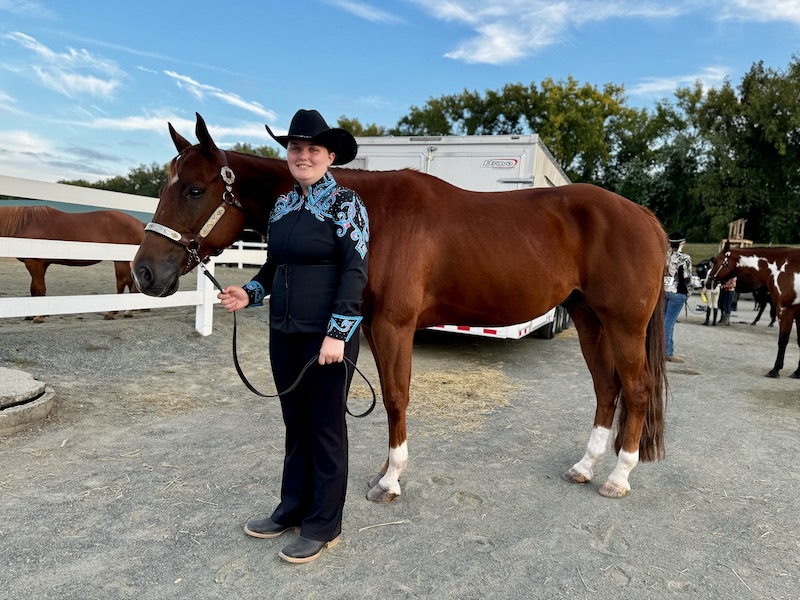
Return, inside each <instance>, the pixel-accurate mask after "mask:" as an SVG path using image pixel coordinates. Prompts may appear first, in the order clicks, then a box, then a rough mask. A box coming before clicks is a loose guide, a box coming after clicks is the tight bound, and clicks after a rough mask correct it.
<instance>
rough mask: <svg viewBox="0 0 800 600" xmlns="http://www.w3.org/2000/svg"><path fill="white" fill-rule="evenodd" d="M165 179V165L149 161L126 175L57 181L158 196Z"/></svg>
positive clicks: (126, 192) (138, 194) (139, 194)
mask: <svg viewBox="0 0 800 600" xmlns="http://www.w3.org/2000/svg"><path fill="white" fill-rule="evenodd" d="M166 179H167V167H166V165H164V166H159V165H158V164H157V163H151V164H150V165H145V164H141V165H139V166H138V167H133V168H132V169H131V170H130V171H129V172H128V176H127V177H123V176H121V175H117V176H115V177H110V178H108V179H101V180H99V181H95V182H94V183H89V182H87V181H86V180H84V179H75V180H72V181H68V180H62V181H59V183H66V184H69V185H79V186H82V187H90V188H96V189H101V190H109V191H112V192H122V193H124V194H136V195H137V196H148V197H151V198H154V197H157V196H158V192H159V190H160V189H161V184H162V183H164V181H166Z"/></svg>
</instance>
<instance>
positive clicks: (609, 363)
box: [133, 115, 667, 502]
mask: <svg viewBox="0 0 800 600" xmlns="http://www.w3.org/2000/svg"><path fill="white" fill-rule="evenodd" d="M169 129H170V133H171V135H172V139H173V141H174V143H175V147H176V148H177V150H178V153H179V154H178V156H177V157H176V158H175V159H174V160H173V161H172V162H171V163H170V165H169V169H168V173H169V174H168V178H169V179H168V181H167V182H165V183H164V185H163V186H162V188H161V193H160V201H159V204H158V208H157V211H156V213H155V216H154V222H156V223H158V225H159V226H160V227H159V226H155V227H153V226H149V227H151V228H154V229H156V231H148V232H147V234H146V235H145V239H144V241H143V242H142V244H141V246H140V248H139V251H138V253H137V254H136V257H135V259H134V262H133V269H134V275H135V277H136V280H137V284H138V286H139V289H140V290H141V291H142V292H144V293H146V294H150V295H152V296H166V295H169V294H172V293H174V292H175V291H176V290H177V288H178V279H179V277H180V276H181V275H184V274H185V273H187V272H189V271H191V270H192V269H194V267H195V266H196V265H197V259H198V258H204V257H206V256H209V255H210V254H213V253H215V252H218V251H220V250H221V249H224V248H226V247H227V246H228V245H229V244H231V243H232V242H233V241H234V240H235V239H236V236H237V235H238V234H239V232H240V231H241V230H242V228H243V227H244V226H248V227H251V228H253V229H256V230H258V231H261V232H265V231H266V227H267V218H268V214H269V212H270V209H271V208H272V206H273V203H274V201H275V199H276V198H277V197H278V195H279V194H281V193H285V192H287V191H289V190H290V189H291V188H292V185H293V183H294V182H293V179H292V177H291V175H290V174H289V170H288V168H287V166H286V161H283V160H278V159H268V158H261V157H256V156H252V155H247V154H241V153H237V152H224V151H222V150H220V149H218V148H217V146H216V144H215V143H214V141H213V140H212V139H211V136H210V135H209V133H208V129H207V128H206V125H205V122H204V121H203V120H202V118H201V117H200V115H197V127H196V135H197V138H198V140H199V141H200V143H199V144H198V145H194V146H193V145H192V144H191V143H190V142H188V141H187V140H186V139H184V138H183V137H182V136H181V135H179V134H178V133H177V132H176V131H175V130H174V129H173V128H172V126H171V125H170V126H169ZM332 173H333V176H334V177H335V179H336V180H337V181H338V182H339V183H340V184H342V185H344V186H346V187H349V188H351V189H353V190H355V191H356V192H357V193H358V194H359V195H360V196H361V198H362V199H363V200H364V203H365V205H366V207H367V211H368V213H369V221H370V247H369V282H368V284H367V287H366V289H365V291H364V303H363V307H362V312H363V316H364V321H363V323H364V326H363V332H364V337H365V338H366V340H367V342H368V343H369V345H370V348H371V350H372V353H373V356H374V357H375V361H376V364H377V368H378V373H379V375H380V383H381V387H382V391H383V402H384V406H385V407H386V412H387V415H388V420H389V453H388V459H387V460H386V462H385V463H384V465H383V467H382V468H381V469H380V472H379V473H378V474H377V476H376V477H375V478H374V479H373V480H372V481H371V482H370V485H371V486H372V488H371V489H370V492H369V493H368V495H367V497H368V498H369V499H371V500H374V501H382V502H387V501H391V500H394V499H395V498H396V497H397V496H398V495H399V494H400V484H399V479H400V476H401V473H402V471H403V469H404V468H405V467H406V465H407V462H408V446H407V439H406V437H407V436H406V407H407V405H408V393H409V385H410V380H411V358H412V357H411V355H412V347H413V341H414V332H415V331H416V330H417V329H421V328H424V327H429V326H432V325H443V324H459V325H474V326H493V325H494V326H501V325H511V324H514V323H520V322H523V321H525V320H529V319H531V318H533V317H535V316H537V315H541V314H544V313H545V312H547V311H548V310H549V309H550V308H552V307H553V306H556V305H558V304H561V305H562V306H564V307H566V308H567V310H568V312H569V314H570V316H571V317H572V320H573V321H574V323H575V327H576V330H577V332H578V335H579V338H580V346H581V350H582V351H583V354H584V357H585V359H586V364H587V365H588V367H589V371H590V372H591V375H592V378H593V380H594V391H595V395H596V396H597V410H596V413H595V418H594V427H593V429H592V433H591V437H590V440H589V444H588V447H587V449H586V452H585V454H584V456H583V458H582V459H581V460H580V461H579V462H577V463H575V464H574V466H573V467H572V468H571V469H569V470H568V471H567V473H566V474H565V479H567V480H568V481H571V482H578V483H583V482H587V481H589V480H591V479H592V475H593V472H592V470H593V467H594V466H595V465H596V464H597V463H598V461H599V460H600V459H601V458H602V457H603V455H604V454H605V453H606V451H607V449H608V446H609V441H610V435H611V429H612V425H613V422H614V415H615V412H616V413H618V419H619V420H618V432H617V435H616V441H615V444H614V446H615V449H616V451H617V453H618V460H617V464H616V467H615V468H614V470H613V471H612V472H611V474H610V475H609V477H608V479H607V481H606V482H605V483H604V484H603V485H602V486H601V487H600V490H599V491H600V493H601V494H603V495H606V496H610V497H622V496H624V495H625V494H627V493H628V491H629V490H630V484H629V482H628V476H629V474H630V472H631V470H632V469H633V468H634V467H635V466H636V464H637V462H638V461H639V460H640V459H641V460H646V461H648V460H655V459H660V458H662V456H663V453H664V445H663V429H664V414H663V413H664V395H665V394H666V378H665V369H664V361H665V354H664V346H665V340H664V327H663V304H662V298H663V293H662V275H663V269H664V257H665V253H666V248H667V240H666V236H665V235H664V232H663V229H662V227H661V225H660V223H659V222H658V220H657V219H656V218H655V217H654V216H653V214H652V213H650V212H649V211H648V210H647V209H645V208H644V207H642V206H639V205H637V204H634V203H633V202H630V201H629V200H626V199H624V198H622V197H620V196H618V195H616V194H613V193H611V192H608V191H605V190H602V189H600V188H597V187H594V186H590V185H568V186H564V187H557V188H549V189H529V190H520V191H511V192H499V193H494V192H470V191H466V190H462V189H459V188H456V187H454V186H452V185H449V184H448V183H445V182H444V181H442V180H440V179H437V178H435V177H431V176H429V175H426V174H423V173H419V172H416V171H410V170H403V171H387V172H367V171H358V170H352V169H332ZM223 178H224V179H227V180H228V181H230V180H231V179H233V181H232V182H231V183H227V182H226V181H223ZM226 184H227V186H228V187H227V188H226ZM212 215H216V216H212ZM158 230H160V231H158ZM167 236H173V237H167ZM198 255H199V256H198ZM631 290H636V293H634V294H632V293H631ZM552 393H554V394H557V393H559V392H558V390H553V391H552Z"/></svg>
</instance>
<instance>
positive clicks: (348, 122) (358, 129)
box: [336, 115, 386, 137]
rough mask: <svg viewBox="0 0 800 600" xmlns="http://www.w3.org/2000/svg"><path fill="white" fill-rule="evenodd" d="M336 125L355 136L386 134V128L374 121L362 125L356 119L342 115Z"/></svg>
mask: <svg viewBox="0 0 800 600" xmlns="http://www.w3.org/2000/svg"><path fill="white" fill-rule="evenodd" d="M336 126H337V127H339V128H340V129H344V130H346V131H349V132H350V133H352V134H353V135H354V136H355V137H380V136H384V135H386V128H385V127H383V126H380V125H376V124H375V123H371V124H369V125H366V126H364V125H362V124H361V122H360V121H359V120H358V119H355V118H353V119H350V118H348V117H345V116H344V115H342V116H341V117H339V120H338V121H337V122H336Z"/></svg>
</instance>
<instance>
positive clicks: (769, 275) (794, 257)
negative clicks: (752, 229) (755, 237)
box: [711, 242, 800, 379]
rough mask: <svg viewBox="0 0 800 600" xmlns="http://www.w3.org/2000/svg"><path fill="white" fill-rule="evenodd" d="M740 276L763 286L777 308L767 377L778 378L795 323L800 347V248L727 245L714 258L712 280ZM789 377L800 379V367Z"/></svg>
mask: <svg viewBox="0 0 800 600" xmlns="http://www.w3.org/2000/svg"><path fill="white" fill-rule="evenodd" d="M741 275H746V276H750V277H752V278H754V279H757V280H758V281H759V282H760V283H761V284H763V285H766V286H767V287H768V288H769V293H770V296H771V297H772V301H773V303H774V304H775V305H776V307H777V315H778V330H779V331H778V356H777V357H776V358H775V366H773V367H772V370H771V371H769V373H767V377H773V378H777V377H779V375H780V370H781V369H782V368H783V361H784V357H785V355H786V346H787V344H788V343H789V337H790V335H791V333H792V324H797V343H798V345H800V249H797V248H759V247H756V246H754V247H751V248H731V247H730V245H729V244H728V243H727V242H726V243H725V246H724V247H723V249H722V250H721V251H720V253H719V254H718V255H717V256H716V258H714V267H713V270H712V271H711V277H712V278H714V279H715V280H717V281H719V282H724V281H727V280H728V279H730V278H732V277H738V276H741ZM789 377H793V378H795V379H800V364H798V367H797V370H796V371H795V372H794V373H792V374H791V375H790V376H789Z"/></svg>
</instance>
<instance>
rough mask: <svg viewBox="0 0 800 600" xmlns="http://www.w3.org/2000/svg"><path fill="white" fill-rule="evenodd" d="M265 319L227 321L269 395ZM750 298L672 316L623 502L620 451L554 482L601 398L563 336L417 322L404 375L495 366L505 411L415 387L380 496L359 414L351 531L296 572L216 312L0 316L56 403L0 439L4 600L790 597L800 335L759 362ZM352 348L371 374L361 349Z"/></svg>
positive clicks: (11, 268) (5, 286)
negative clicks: (263, 526)
mask: <svg viewBox="0 0 800 600" xmlns="http://www.w3.org/2000/svg"><path fill="white" fill-rule="evenodd" d="M218 275H219V279H220V280H221V281H222V282H223V283H224V284H227V283H234V282H236V283H241V282H243V281H246V280H247V279H248V278H249V276H250V272H249V271H247V270H245V271H244V272H242V271H237V270H234V269H218ZM187 283H188V282H187ZM27 286H28V280H27V273H26V272H25V270H24V268H23V267H22V265H21V264H18V263H16V261H12V260H9V259H0V295H8V296H15V295H23V294H24V293H26V291H27ZM48 286H49V287H48V289H49V293H52V294H66V293H91V292H97V293H110V292H111V291H112V290H113V268H112V266H111V264H110V263H102V264H100V265H96V266H94V267H86V268H81V269H76V268H67V267H52V268H51V271H50V272H49V273H48ZM699 303H700V300H699V297H698V296H694V297H693V298H692V299H691V301H690V305H691V307H692V308H694V306H696V305H697V304H699ZM265 312H266V311H258V310H254V311H245V312H243V313H240V314H241V315H242V317H241V320H240V323H239V337H240V340H239V341H240V356H241V359H242V363H243V366H244V368H245V370H246V372H247V373H248V376H249V377H250V378H251V380H252V381H253V382H254V383H255V384H256V385H257V386H258V387H261V388H263V389H264V391H268V390H270V389H272V387H271V382H270V374H269V369H268V366H267V360H266V352H267V348H266V322H265V316H266V315H265ZM754 314H755V313H753V312H752V303H751V302H749V301H742V302H740V304H739V310H738V312H737V313H735V314H734V317H733V319H732V322H733V324H732V325H731V326H730V327H719V326H718V327H704V326H703V325H702V321H703V315H701V314H699V313H697V312H691V313H689V314H688V315H684V316H682V317H681V321H680V322H679V324H678V325H677V328H676V351H677V352H678V353H679V354H680V355H682V356H684V358H686V363H684V364H669V365H668V370H669V376H670V386H671V397H670V399H669V404H668V415H667V416H668V418H667V458H666V460H665V461H663V462H659V463H642V464H640V465H639V466H638V467H637V469H636V470H635V471H634V472H633V474H632V476H631V485H632V491H631V493H630V495H629V496H628V497H627V498H625V499H622V500H609V499H606V498H603V497H601V496H600V495H599V494H598V493H597V488H598V487H599V485H600V484H601V483H602V482H603V481H604V479H605V477H607V475H608V473H609V472H610V470H611V468H612V467H613V461H612V460H611V458H610V457H607V458H606V460H605V461H604V462H603V463H602V464H601V465H600V466H599V467H598V468H597V470H596V474H595V477H596V480H595V481H593V482H591V483H589V484H587V485H584V486H577V485H570V484H567V483H565V482H564V481H562V480H561V478H560V475H561V473H562V472H563V471H565V470H566V469H568V468H569V467H570V466H571V465H572V464H573V463H574V462H576V461H577V460H578V459H579V458H580V457H581V455H582V454H583V450H584V448H585V445H586V443H587V441H588V437H589V433H590V430H591V423H592V416H593V411H594V401H593V394H592V386H591V380H590V378H589V374H588V371H587V369H586V366H585V364H584V363H583V360H582V357H581V355H580V351H579V347H578V342H577V338H576V336H575V331H574V329H569V330H567V331H565V332H564V333H561V334H559V335H557V336H556V337H555V338H554V339H552V340H541V339H535V338H532V337H530V338H525V339H522V340H519V341H509V340H493V339H485V338H474V337H466V336H459V335H456V334H445V333H431V332H422V333H421V334H420V335H419V336H418V339H417V342H416V345H415V354H414V360H415V363H414V379H415V380H418V379H423V378H425V379H426V380H428V381H430V380H431V377H432V380H433V381H436V377H437V374H442V381H445V379H444V375H445V374H448V375H453V374H455V375H457V374H459V373H464V374H467V373H471V372H473V371H476V370H483V371H484V372H487V370H488V372H491V373H495V374H496V376H497V378H498V379H497V381H498V382H501V381H502V382H503V384H504V385H505V387H503V389H504V390H506V392H505V396H506V397H505V398H504V402H503V403H498V404H497V405H496V406H494V407H493V406H492V405H491V404H490V405H489V406H488V407H484V408H483V409H482V410H481V411H476V410H474V409H472V408H471V406H472V405H470V404H469V403H468V402H467V397H474V396H480V395H481V394H482V390H481V389H480V384H476V385H477V386H478V387H476V389H473V390H467V391H466V392H465V393H464V397H465V400H464V404H463V406H462V405H461V404H460V403H458V402H454V406H453V410H452V411H450V413H449V414H448V415H442V414H440V413H438V412H431V411H427V409H426V398H425V394H424V393H416V394H415V396H414V397H413V398H412V406H413V408H414V412H413V415H412V416H411V417H410V419H409V430H410V436H411V437H410V465H409V468H408V469H407V471H406V473H405V475H404V479H403V481H402V482H401V483H402V485H403V494H402V496H401V497H400V498H399V499H398V500H397V501H396V502H394V503H393V504H390V505H376V504H372V503H370V502H369V501H367V500H366V499H365V497H364V496H365V493H366V491H367V482H368V480H369V479H370V477H371V476H372V475H373V474H374V472H375V471H376V470H377V468H378V467H379V466H380V465H381V464H382V462H383V460H384V458H385V453H386V444H387V430H386V415H385V412H384V411H383V409H382V407H380V406H379V407H378V409H376V411H375V412H374V413H373V414H372V415H371V416H370V417H368V418H366V419H349V421H348V423H349V428H350V445H351V457H350V479H349V490H348V498H347V503H346V506H345V520H344V528H343V529H344V531H343V541H342V543H340V544H339V545H338V546H336V547H335V548H333V549H331V550H330V551H327V552H326V553H325V554H324V555H323V556H322V557H321V558H320V559H319V560H317V561H315V562H313V563H310V564H308V565H288V564H286V563H283V562H282V561H281V560H280V559H279V558H278V557H277V552H278V550H279V549H280V548H281V547H282V546H283V545H284V544H285V543H288V537H286V536H285V537H284V538H281V539H278V540H256V539H253V538H250V537H247V536H246V535H244V533H243V532H242V525H243V524H244V522H245V521H246V520H247V519H248V518H249V517H250V516H252V515H261V514H264V513H269V512H270V511H271V510H272V508H273V506H274V504H275V502H276V501H277V494H278V491H279V485H280V473H281V463H282V458H283V453H282V446H283V427H282V424H281V419H280V411H279V407H278V404H277V402H276V401H272V400H263V399H260V398H257V397H256V396H254V395H252V394H251V393H250V392H248V391H247V390H246V389H245V388H244V386H243V385H242V383H241V382H240V381H239V379H238V377H237V375H236V373H235V371H234V369H233V366H232V363H231V357H230V336H231V319H230V317H229V316H228V315H226V314H225V313H224V312H223V311H222V310H221V309H220V308H217V309H215V323H214V333H213V335H211V336H208V337H202V336H199V335H198V334H196V333H195V332H194V315H193V311H192V310H191V309H188V308H186V309H185V308H174V309H162V310H154V311H152V312H149V313H137V314H136V315H135V316H134V317H133V318H130V319H122V318H120V319H117V320H115V321H104V320H103V317H102V315H100V314H86V315H65V316H51V317H49V318H48V320H47V322H46V323H44V324H40V325H39V324H33V323H31V322H30V321H24V320H22V319H0V366H2V367H8V368H17V369H22V370H25V371H27V372H30V373H32V374H33V375H34V376H36V377H37V378H38V379H40V380H42V381H45V382H47V383H48V384H49V385H51V386H53V387H54V388H55V390H56V399H57V403H56V406H55V408H54V409H53V412H52V413H51V414H50V416H49V417H48V418H47V419H46V420H44V421H42V422H41V423H40V424H38V425H36V426H33V427H31V428H30V429H28V430H25V431H23V432H19V433H16V434H12V435H7V436H4V437H0V500H1V501H2V519H0V599H3V600H4V599H9V600H10V599H14V600H16V599H20V598H59V599H81V600H83V599H89V598H98V599H100V598H102V599H117V598H119V599H128V598H148V599H154V598H171V599H173V598H179V599H184V598H185V599H190V598H191V599H196V598H203V599H204V598H237V599H238V600H248V599H251V598H252V599H255V598H311V599H314V598H326V599H339V598H341V599H345V598H348V599H350V598H378V599H380V598H387V599H395V598H398V599H399V598H463V599H479V598H480V599H483V598H487V597H493V598H496V599H512V598H561V597H568V598H593V599H607V598H608V599H610V598H637V599H638V598H671V597H676V598H800V494H798V492H799V491H800V476H799V475H798V472H797V470H796V465H797V460H796V456H797V448H798V439H800V436H799V435H798V434H800V381H798V380H794V379H789V378H788V374H789V373H791V372H792V371H793V370H794V368H795V365H796V364H797V359H798V354H797V346H795V345H794V344H790V346H789V349H788V352H787V365H788V367H787V369H785V371H784V373H783V375H784V376H783V377H782V378H780V379H777V380H773V379H768V378H765V377H764V374H765V373H766V372H767V371H768V370H769V368H770V367H771V366H772V364H773V362H774V357H775V351H776V346H777V344H776V339H777V330H776V329H774V328H772V329H771V328H768V327H767V326H766V323H767V322H768V321H767V320H766V319H764V318H762V321H761V322H760V323H759V325H758V326H756V327H751V326H750V325H749V324H747V323H749V321H750V320H752V317H753V315H754ZM359 364H360V366H361V367H362V369H363V370H364V371H365V373H366V375H367V376H368V377H369V378H370V379H371V380H372V381H377V375H376V373H375V368H374V364H373V362H372V359H371V356H370V354H369V350H368V348H367V346H366V344H365V343H364V344H363V346H362V358H361V360H360V363H359ZM507 384H510V385H507ZM484 391H485V390H484ZM363 402H364V401H363V399H358V398H356V399H354V404H355V406H354V408H355V409H360V408H361V407H362V406H363V404H362V403H363ZM478 412H481V413H483V414H478ZM465 423H469V424H470V426H469V427H464V424H465Z"/></svg>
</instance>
